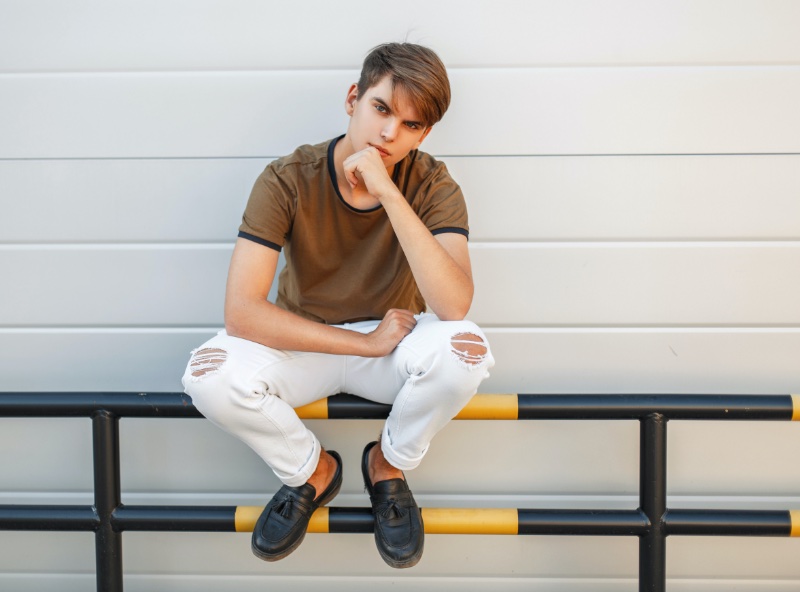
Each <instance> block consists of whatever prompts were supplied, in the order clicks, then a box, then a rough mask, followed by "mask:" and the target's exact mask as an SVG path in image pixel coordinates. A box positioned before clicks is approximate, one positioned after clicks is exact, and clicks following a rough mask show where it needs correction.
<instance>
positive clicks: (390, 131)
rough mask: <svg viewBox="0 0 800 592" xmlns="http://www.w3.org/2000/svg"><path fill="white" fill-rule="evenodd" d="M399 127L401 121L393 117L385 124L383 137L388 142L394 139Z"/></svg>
mask: <svg viewBox="0 0 800 592" xmlns="http://www.w3.org/2000/svg"><path fill="white" fill-rule="evenodd" d="M399 127H400V122H399V121H398V120H397V119H394V118H391V119H390V120H389V121H387V122H386V125H384V126H383V131H382V132H381V137H382V138H383V139H384V140H385V141H386V142H391V141H393V140H394V139H395V138H396V137H397V129H398V128H399Z"/></svg>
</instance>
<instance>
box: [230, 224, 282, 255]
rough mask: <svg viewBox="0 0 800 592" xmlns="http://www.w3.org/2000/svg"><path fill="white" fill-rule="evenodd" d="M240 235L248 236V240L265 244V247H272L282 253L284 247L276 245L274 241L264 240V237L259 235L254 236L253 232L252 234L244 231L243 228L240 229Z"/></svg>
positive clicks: (241, 236) (242, 236)
mask: <svg viewBox="0 0 800 592" xmlns="http://www.w3.org/2000/svg"><path fill="white" fill-rule="evenodd" d="M239 237H240V238H246V239H247V240H251V241H253V242H254V243H258V244H259V245H264V246H265V247H269V248H270V249H275V250H276V251H278V253H280V252H281V249H282V248H283V247H281V246H280V245H276V244H275V243H272V242H270V241H268V240H264V239H263V238H259V237H257V236H254V235H252V234H250V233H248V232H244V231H243V230H240V231H239Z"/></svg>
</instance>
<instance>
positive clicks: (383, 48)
mask: <svg viewBox="0 0 800 592" xmlns="http://www.w3.org/2000/svg"><path fill="white" fill-rule="evenodd" d="M387 75H388V76H391V77H392V90H393V91H394V90H396V89H399V90H400V92H401V94H402V95H404V96H405V97H406V98H408V100H409V101H410V102H411V104H412V106H413V107H414V110H415V111H416V112H417V113H418V114H419V117H420V118H421V119H422V123H424V124H425V126H426V127H430V126H432V125H433V124H435V123H437V122H438V121H439V120H440V119H441V118H442V117H444V113H445V111H447V107H448V106H450V82H449V80H448V79H447V70H445V67H444V64H443V63H442V60H440V59H439V56H437V55H436V53H435V52H434V51H433V50H432V49H428V48H427V47H423V46H422V45H416V44H414V43H384V44H383V45H379V46H377V47H375V48H373V49H372V50H371V51H370V52H369V54H367V57H366V58H365V59H364V65H363V66H362V68H361V77H360V78H359V79H358V95H359V96H362V95H363V94H364V93H366V92H367V89H369V88H371V87H373V86H375V85H376V84H378V83H379V82H380V81H381V80H383V78H384V77H385V76H387Z"/></svg>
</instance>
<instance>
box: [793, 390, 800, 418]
mask: <svg viewBox="0 0 800 592" xmlns="http://www.w3.org/2000/svg"><path fill="white" fill-rule="evenodd" d="M792 421H800V395H792Z"/></svg>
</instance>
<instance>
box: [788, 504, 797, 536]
mask: <svg viewBox="0 0 800 592" xmlns="http://www.w3.org/2000/svg"><path fill="white" fill-rule="evenodd" d="M789 516H790V518H791V519H792V532H791V534H790V535H789V536H793V537H800V510H789Z"/></svg>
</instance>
